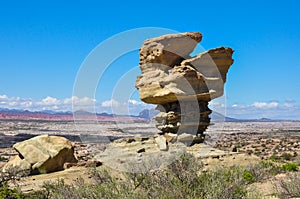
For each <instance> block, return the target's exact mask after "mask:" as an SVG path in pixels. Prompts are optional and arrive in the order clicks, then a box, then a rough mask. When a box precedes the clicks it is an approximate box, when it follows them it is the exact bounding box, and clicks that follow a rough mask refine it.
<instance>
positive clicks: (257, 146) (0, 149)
mask: <svg viewBox="0 0 300 199" xmlns="http://www.w3.org/2000/svg"><path fill="white" fill-rule="evenodd" d="M155 133H158V130H157V129H156V128H155V124H154V122H149V121H137V122H135V121H98V122H96V121H84V120H83V121H71V120H70V121H43V120H1V121H0V157H1V160H2V162H3V161H6V160H7V159H9V157H10V156H12V155H15V154H16V152H15V151H14V150H13V149H12V146H13V144H15V143H16V142H20V141H23V140H26V139H29V138H31V137H33V136H36V135H43V134H49V135H60V136H64V137H66V138H68V139H70V140H71V141H73V142H75V143H76V144H77V146H78V147H77V149H78V151H77V153H78V154H77V155H78V156H79V157H82V158H85V157H86V156H89V157H90V156H92V155H94V154H95V153H96V152H98V151H99V150H103V148H104V147H105V145H106V144H107V143H109V142H111V141H113V140H116V139H118V138H122V137H146V136H149V135H153V134H155ZM205 142H206V143H207V144H208V145H210V146H212V147H215V148H218V149H221V150H225V151H230V150H232V149H233V148H236V149H237V151H239V152H242V153H248V154H255V155H257V156H259V157H261V158H270V157H273V158H276V157H277V156H281V155H285V156H289V155H291V156H296V155H297V154H300V122H297V121H294V122H291V121H286V122H215V123H213V124H212V125H210V126H209V127H208V129H207V130H206V139H205ZM287 158H288V157H287Z"/></svg>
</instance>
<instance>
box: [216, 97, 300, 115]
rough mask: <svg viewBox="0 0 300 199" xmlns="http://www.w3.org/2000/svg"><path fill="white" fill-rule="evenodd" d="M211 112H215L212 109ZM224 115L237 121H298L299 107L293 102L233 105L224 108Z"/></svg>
mask: <svg viewBox="0 0 300 199" xmlns="http://www.w3.org/2000/svg"><path fill="white" fill-rule="evenodd" d="M212 109H213V110H215V109H214V108H213V107H212ZM225 113H226V115H227V116H229V117H234V118H239V119H258V118H271V119H292V120H293V119H294V120H299V119H300V105H299V104H296V103H295V101H294V100H293V101H290V102H286V101H284V102H279V101H274V100H273V101H268V102H263V101H259V102H253V103H252V104H239V103H235V104H232V105H227V106H226V111H225Z"/></svg>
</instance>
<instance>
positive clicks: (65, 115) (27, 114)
mask: <svg viewBox="0 0 300 199" xmlns="http://www.w3.org/2000/svg"><path fill="white" fill-rule="evenodd" d="M158 113H159V111H157V110H155V109H144V110H142V111H141V112H140V113H139V114H138V115H118V114H110V113H96V114H95V113H91V112H87V111H84V110H78V111H75V112H74V113H73V112H71V111H68V112H56V111H52V110H43V111H28V110H18V109H7V108H0V119H35V120H38V119H40V120H73V119H74V116H75V117H76V118H79V119H86V120H89V119H95V117H96V118H97V119H98V120H122V119H123V120H151V119H152V118H153V117H154V116H155V115H157V114H158ZM210 117H211V122H281V121H291V120H272V119H269V118H261V119H236V118H231V117H227V116H224V115H222V114H220V113H218V112H214V111H213V112H212V113H211V114H210Z"/></svg>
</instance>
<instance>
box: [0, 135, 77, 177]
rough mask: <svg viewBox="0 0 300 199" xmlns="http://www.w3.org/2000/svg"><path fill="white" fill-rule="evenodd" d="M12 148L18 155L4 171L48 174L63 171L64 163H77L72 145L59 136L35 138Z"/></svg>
mask: <svg viewBox="0 0 300 199" xmlns="http://www.w3.org/2000/svg"><path fill="white" fill-rule="evenodd" d="M13 147H14V149H15V150H16V151H17V152H18V153H19V155H18V156H16V157H15V158H14V159H13V160H11V161H9V162H8V163H7V164H6V165H5V166H4V168H3V170H4V171H7V170H8V169H15V170H19V171H23V170H28V171H29V172H30V173H31V174H38V173H49V172H55V171H60V170H63V166H64V164H65V163H66V162H70V163H75V162H77V158H76V157H75V155H74V145H73V143H72V142H70V141H69V140H68V139H66V138H64V137H60V136H48V135H41V136H36V137H34V138H31V139H29V140H25V141H23V142H19V143H16V144H15V145H14V146H13Z"/></svg>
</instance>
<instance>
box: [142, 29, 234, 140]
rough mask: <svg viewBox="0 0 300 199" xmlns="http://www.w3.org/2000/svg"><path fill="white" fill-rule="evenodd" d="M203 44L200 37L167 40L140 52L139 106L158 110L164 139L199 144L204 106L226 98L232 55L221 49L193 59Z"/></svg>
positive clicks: (174, 36) (186, 35) (206, 112)
mask: <svg viewBox="0 0 300 199" xmlns="http://www.w3.org/2000/svg"><path fill="white" fill-rule="evenodd" d="M201 40H202V34H201V33H199V32H187V33H183V34H170V35H163V36H161V37H157V38H152V39H148V40H146V41H145V42H144V44H143V45H142V47H141V49H140V69H141V71H142V75H141V76H139V77H138V78H137V81H136V88H137V89H138V90H139V93H140V98H141V100H142V101H144V102H146V103H151V104H157V105H158V106H157V108H156V109H158V110H160V111H161V112H160V113H159V114H158V115H157V116H156V117H155V118H154V119H155V120H156V121H157V125H156V127H157V128H158V129H159V130H161V131H162V133H163V134H165V133H177V134H182V133H188V134H194V135H195V134H196V135H197V137H196V139H195V141H196V142H202V141H203V139H204V131H205V130H206V128H207V127H208V126H209V124H210V118H209V114H210V113H211V110H210V109H209V108H208V103H209V101H211V100H212V99H215V98H217V97H220V96H222V95H223V92H224V83H225V82H226V74H227V72H228V70H229V67H230V66H231V65H232V63H233V59H232V54H233V50H232V49H231V48H227V47H219V48H215V49H211V50H208V51H205V52H202V53H200V54H198V55H196V56H193V57H191V56H190V54H191V53H192V52H193V50H194V48H195V47H196V46H197V44H198V43H199V42H200V41H201Z"/></svg>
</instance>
